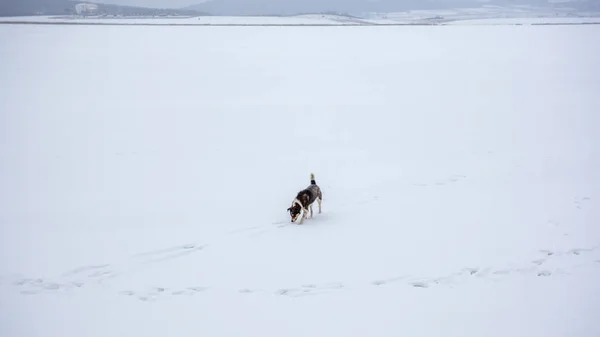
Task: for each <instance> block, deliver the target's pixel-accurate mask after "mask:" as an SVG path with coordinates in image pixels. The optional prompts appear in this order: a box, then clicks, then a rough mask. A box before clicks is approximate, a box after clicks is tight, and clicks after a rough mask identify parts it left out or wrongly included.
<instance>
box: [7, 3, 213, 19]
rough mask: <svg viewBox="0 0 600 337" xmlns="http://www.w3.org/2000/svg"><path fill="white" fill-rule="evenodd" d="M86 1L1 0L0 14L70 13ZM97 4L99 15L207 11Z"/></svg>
mask: <svg viewBox="0 0 600 337" xmlns="http://www.w3.org/2000/svg"><path fill="white" fill-rule="evenodd" d="M79 3H86V1H73V0H1V1H0V16H30V15H72V14H76V12H75V5H77V4H79ZM94 4H95V5H98V14H99V15H115V16H116V15H122V16H161V15H180V16H199V15H208V14H207V13H204V12H201V11H198V10H195V9H191V8H186V9H169V8H165V9H159V8H146V7H133V6H119V5H110V4H102V3H95V2H94Z"/></svg>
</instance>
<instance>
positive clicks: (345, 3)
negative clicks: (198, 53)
mask: <svg viewBox="0 0 600 337" xmlns="http://www.w3.org/2000/svg"><path fill="white" fill-rule="evenodd" d="M599 4H600V0H571V1H570V0H562V1H561V2H555V3H550V2H549V1H548V0H429V1H423V0H302V1H285V0H251V1H250V0H209V1H207V2H204V3H200V4H197V5H192V6H188V7H186V9H191V10H198V11H203V12H208V13H210V14H212V15H295V14H299V13H347V14H355V15H360V14H362V13H366V12H382V13H386V12H387V13H389V12H401V11H408V10H424V9H449V8H466V7H481V6H482V5H500V6H510V5H532V6H548V7H551V6H558V7H561V6H562V7H567V6H568V7H577V8H581V9H590V10H591V9H598V8H599V6H598V5H599Z"/></svg>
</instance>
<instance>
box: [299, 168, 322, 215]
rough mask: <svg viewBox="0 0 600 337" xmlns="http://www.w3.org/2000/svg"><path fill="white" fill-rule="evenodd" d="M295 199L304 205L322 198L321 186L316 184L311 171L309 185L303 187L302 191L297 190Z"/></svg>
mask: <svg viewBox="0 0 600 337" xmlns="http://www.w3.org/2000/svg"><path fill="white" fill-rule="evenodd" d="M296 199H298V200H300V202H301V203H302V204H303V205H304V206H305V207H306V206H308V205H311V204H312V203H313V202H315V200H317V199H319V200H322V199H323V194H322V193H321V188H320V187H319V186H318V185H317V182H316V181H315V175H314V174H312V173H311V175H310V185H308V187H307V188H305V189H303V190H302V191H300V192H298V195H297V196H296Z"/></svg>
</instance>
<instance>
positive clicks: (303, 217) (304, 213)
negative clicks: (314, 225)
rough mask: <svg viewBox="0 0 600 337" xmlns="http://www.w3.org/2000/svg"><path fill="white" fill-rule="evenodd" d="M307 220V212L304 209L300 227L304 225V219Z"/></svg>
mask: <svg viewBox="0 0 600 337" xmlns="http://www.w3.org/2000/svg"><path fill="white" fill-rule="evenodd" d="M305 218H306V210H305V209H304V208H303V209H302V217H301V218H300V223H299V224H300V225H302V224H303V223H304V219H305Z"/></svg>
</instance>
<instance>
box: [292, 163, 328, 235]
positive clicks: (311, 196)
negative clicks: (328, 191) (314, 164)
mask: <svg viewBox="0 0 600 337" xmlns="http://www.w3.org/2000/svg"><path fill="white" fill-rule="evenodd" d="M315 200H316V201H317V202H318V203H319V213H321V201H322V200H323V194H322V193H321V188H320V187H319V186H318V185H317V183H316V182H315V175H314V174H313V173H311V174H310V185H309V186H308V187H307V188H305V189H303V190H302V191H300V192H298V195H296V198H295V199H294V201H292V206H291V207H290V208H288V209H287V210H288V212H290V216H291V217H292V222H295V221H296V220H297V219H298V216H299V215H300V212H302V218H301V219H300V224H302V223H303V222H304V219H306V216H307V215H308V210H309V209H310V217H311V218H312V216H313V209H312V205H313V203H314V202H315Z"/></svg>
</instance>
